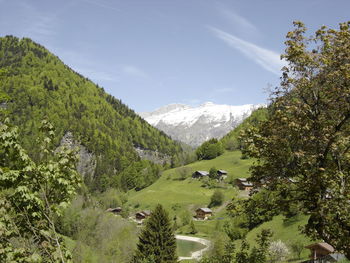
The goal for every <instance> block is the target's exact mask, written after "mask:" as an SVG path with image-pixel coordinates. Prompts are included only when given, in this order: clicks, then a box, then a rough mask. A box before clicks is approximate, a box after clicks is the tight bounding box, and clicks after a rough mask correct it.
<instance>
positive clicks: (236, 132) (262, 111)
mask: <svg viewBox="0 0 350 263" xmlns="http://www.w3.org/2000/svg"><path fill="white" fill-rule="evenodd" d="M266 119H267V109H266V108H259V109H256V110H254V111H253V112H252V114H251V115H250V116H249V117H248V118H246V119H245V120H244V121H243V122H242V123H241V124H240V125H238V126H237V127H236V128H235V129H233V130H232V131H230V132H229V133H228V134H226V135H225V136H224V137H223V138H222V139H221V140H220V141H221V143H222V145H223V146H224V148H225V149H226V150H229V151H233V150H240V149H241V148H242V141H241V139H240V135H241V133H242V132H243V131H244V130H246V129H248V128H249V127H255V126H258V125H259V123H261V122H263V121H265V120H266Z"/></svg>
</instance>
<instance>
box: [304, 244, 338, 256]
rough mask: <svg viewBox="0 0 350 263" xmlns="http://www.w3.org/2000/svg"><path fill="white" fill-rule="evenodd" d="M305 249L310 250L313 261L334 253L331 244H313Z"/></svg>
mask: <svg viewBox="0 0 350 263" xmlns="http://www.w3.org/2000/svg"><path fill="white" fill-rule="evenodd" d="M305 248H308V249H310V250H311V254H310V259H311V260H316V259H320V258H323V257H325V256H328V255H330V254H332V253H333V252H334V248H333V247H332V246H331V245H330V244H328V243H325V242H321V243H315V244H311V245H308V246H306V247H305Z"/></svg>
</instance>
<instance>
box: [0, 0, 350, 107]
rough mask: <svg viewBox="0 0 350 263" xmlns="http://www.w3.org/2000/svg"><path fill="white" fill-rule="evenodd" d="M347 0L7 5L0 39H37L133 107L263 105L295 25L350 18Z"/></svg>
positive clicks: (0, 16) (39, 0)
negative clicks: (216, 104)
mask: <svg viewBox="0 0 350 263" xmlns="http://www.w3.org/2000/svg"><path fill="white" fill-rule="evenodd" d="M349 10H350V1H348V0H327V1H326V0H293V1H285V0H264V1H262V0H255V1H253V0H250V1H249V0H246V1H244V0H240V1H234V0H230V1H228V0H227V1H224V0H223V1H215V0H157V1H156V0H138V1H136V0H123V1H122V0H114V1H112V0H60V1H57V0H56V1H55V0H0V35H1V36H4V35H15V36H18V37H29V38H32V39H33V40H34V41H36V42H38V43H40V44H42V45H44V46H45V47H47V48H48V49H49V50H50V51H51V52H53V53H54V54H55V55H57V56H58V57H59V58H60V59H62V60H63V62H65V63H66V64H68V65H69V66H70V67H71V68H73V69H74V70H76V71H78V72H80V73H81V74H83V75H84V76H86V77H88V78H90V79H91V80H93V81H94V82H95V83H98V84H99V85H100V86H103V87H104V88H105V90H106V91H107V92H108V93H110V94H112V95H114V96H115V97H117V98H119V99H121V100H122V101H123V102H124V103H126V104H127V105H128V106H129V107H131V108H132V109H134V110H136V111H138V112H141V111H151V110H154V109H156V108H158V107H161V106H163V105H166V104H169V103H185V104H191V105H198V104H201V103H203V102H206V101H212V102H214V103H218V104H230V105H241V104H249V103H265V102H266V98H267V97H268V93H267V91H266V90H267V87H268V86H269V85H272V86H276V85H278V83H279V77H280V75H281V74H280V68H281V67H282V66H283V62H282V61H280V60H279V56H280V54H281V53H283V51H284V43H283V42H284V41H285V35H286V33H287V32H288V31H290V30H291V29H292V22H293V20H301V21H303V22H304V23H305V24H306V26H307V27H308V28H309V29H310V31H311V32H312V31H315V30H316V29H318V28H319V27H320V26H322V25H327V26H329V27H333V28H334V27H337V26H338V23H340V22H344V21H347V20H350V17H349Z"/></svg>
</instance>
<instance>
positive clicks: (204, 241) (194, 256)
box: [175, 235, 211, 260]
mask: <svg viewBox="0 0 350 263" xmlns="http://www.w3.org/2000/svg"><path fill="white" fill-rule="evenodd" d="M175 238H176V239H180V240H188V241H193V242H198V243H201V244H203V245H204V246H205V248H202V249H200V250H197V251H194V252H192V255H191V256H190V257H179V260H185V259H196V260H199V259H200V258H201V257H202V255H203V253H204V252H205V251H207V250H208V249H209V247H210V244H211V242H210V241H209V240H207V239H204V238H199V237H190V236H181V235H176V236H175Z"/></svg>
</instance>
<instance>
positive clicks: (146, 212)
mask: <svg viewBox="0 0 350 263" xmlns="http://www.w3.org/2000/svg"><path fill="white" fill-rule="evenodd" d="M150 215H151V211H149V210H144V211H141V212H137V213H136V214H135V218H136V220H139V221H142V220H144V219H146V218H147V217H149V216H150Z"/></svg>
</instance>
